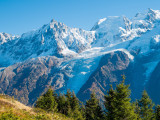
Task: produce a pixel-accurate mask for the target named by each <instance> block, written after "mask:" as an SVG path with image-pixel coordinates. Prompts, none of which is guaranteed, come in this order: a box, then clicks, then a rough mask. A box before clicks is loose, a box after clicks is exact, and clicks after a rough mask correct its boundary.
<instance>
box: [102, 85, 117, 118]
mask: <svg viewBox="0 0 160 120" xmlns="http://www.w3.org/2000/svg"><path fill="white" fill-rule="evenodd" d="M107 93H108V94H107V95H105V96H104V99H105V101H104V105H105V108H106V110H107V111H106V114H107V118H108V120H114V118H116V116H115V115H116V112H117V111H118V110H117V107H116V93H115V90H113V87H112V85H111V88H110V89H109V91H108V92H107Z"/></svg>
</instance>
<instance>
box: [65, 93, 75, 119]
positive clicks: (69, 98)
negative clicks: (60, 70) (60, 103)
mask: <svg viewBox="0 0 160 120" xmlns="http://www.w3.org/2000/svg"><path fill="white" fill-rule="evenodd" d="M65 96H66V103H65V111H66V115H67V116H69V117H72V116H73V112H72V108H71V101H72V93H71V91H70V90H67V93H66V95H65Z"/></svg>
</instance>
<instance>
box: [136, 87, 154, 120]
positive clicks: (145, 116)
mask: <svg viewBox="0 0 160 120" xmlns="http://www.w3.org/2000/svg"><path fill="white" fill-rule="evenodd" d="M138 105H139V107H140V116H141V118H142V120H152V119H154V113H153V111H154V110H153V107H154V104H153V103H152V100H151V99H150V98H149V96H148V94H147V92H146V91H145V90H144V91H143V94H142V98H141V100H139V102H138Z"/></svg>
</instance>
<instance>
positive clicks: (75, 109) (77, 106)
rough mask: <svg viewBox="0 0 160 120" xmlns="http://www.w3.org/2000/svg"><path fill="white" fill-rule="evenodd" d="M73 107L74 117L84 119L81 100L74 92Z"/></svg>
mask: <svg viewBox="0 0 160 120" xmlns="http://www.w3.org/2000/svg"><path fill="white" fill-rule="evenodd" d="M71 109H72V112H73V118H75V119H78V120H83V119H84V118H83V113H82V112H81V108H80V101H79V100H78V98H77V97H76V95H75V93H74V92H72V100H71Z"/></svg>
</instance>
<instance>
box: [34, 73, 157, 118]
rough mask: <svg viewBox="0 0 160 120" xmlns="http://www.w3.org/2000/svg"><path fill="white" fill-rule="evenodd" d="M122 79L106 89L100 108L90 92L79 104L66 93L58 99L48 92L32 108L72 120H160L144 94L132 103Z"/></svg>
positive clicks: (51, 91)
mask: <svg viewBox="0 0 160 120" xmlns="http://www.w3.org/2000/svg"><path fill="white" fill-rule="evenodd" d="M122 79H123V80H122V82H121V83H120V84H117V86H116V88H115V89H113V87H112V86H110V89H109V91H108V92H107V94H106V95H105V96H104V102H103V105H100V102H99V99H97V98H96V94H95V93H94V91H93V93H91V95H90V99H89V100H87V101H86V103H82V102H80V101H79V100H78V98H77V97H76V95H75V93H74V92H71V91H70V90H68V91H67V92H66V94H59V95H58V94H57V93H55V92H54V91H53V90H52V89H51V88H50V89H48V91H47V92H46V93H45V94H44V95H42V96H41V97H40V98H39V99H38V100H37V101H36V104H35V107H36V108H41V109H44V110H46V111H48V112H53V113H57V112H58V113H61V114H64V115H66V116H67V117H69V118H73V119H75V120H160V105H157V106H155V105H154V103H153V102H152V100H151V99H150V98H149V96H148V94H147V92H146V91H145V90H144V91H143V93H142V96H141V99H139V100H136V101H134V102H132V101H131V98H130V94H131V90H130V89H129V85H126V84H125V76H122Z"/></svg>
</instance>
